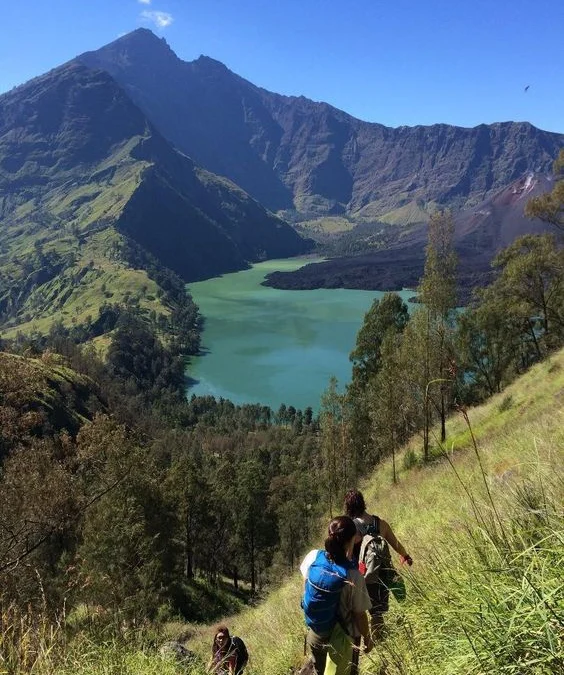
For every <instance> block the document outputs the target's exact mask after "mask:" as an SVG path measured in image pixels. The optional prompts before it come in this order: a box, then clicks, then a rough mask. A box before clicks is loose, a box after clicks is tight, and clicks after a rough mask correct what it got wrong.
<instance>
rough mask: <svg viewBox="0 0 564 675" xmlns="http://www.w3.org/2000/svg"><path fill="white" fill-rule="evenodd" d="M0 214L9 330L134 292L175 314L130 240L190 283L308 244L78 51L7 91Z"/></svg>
mask: <svg viewBox="0 0 564 675" xmlns="http://www.w3.org/2000/svg"><path fill="white" fill-rule="evenodd" d="M0 217H1V218H2V228H1V230H0V245H1V250H0V273H1V274H0V313H1V315H2V323H4V326H5V327H6V326H9V329H10V331H11V333H13V332H14V331H15V330H17V329H18V327H22V326H25V328H26V329H30V328H31V329H33V327H34V326H35V328H37V329H38V330H43V331H45V330H48V329H49V327H50V325H52V323H53V322H54V321H55V320H56V319H61V318H62V320H63V322H64V323H66V324H69V323H71V320H72V322H73V323H78V324H81V323H83V322H84V321H86V320H87V317H88V316H92V315H93V314H94V315H95V314H96V311H97V310H98V309H99V308H100V306H101V305H102V304H103V303H104V302H106V299H105V298H113V301H114V302H115V301H117V300H119V299H121V300H124V299H125V298H127V297H129V296H131V295H132V294H133V295H136V296H137V297H138V299H139V302H140V303H141V307H142V309H143V310H144V311H147V312H150V311H153V310H155V311H159V312H160V313H164V315H166V314H167V313H168V312H170V308H168V309H167V308H166V307H165V306H163V303H162V302H161V301H160V300H159V299H158V298H157V291H158V288H155V286H154V281H151V280H150V278H148V277H147V270H148V267H147V264H148V263H147V258H146V255H145V253H143V252H140V251H139V250H138V248H137V249H136V250H137V253H136V254H135V256H134V258H135V260H133V259H128V258H127V255H125V253H124V251H126V250H128V251H130V252H131V250H132V248H131V246H130V245H129V243H128V242H129V241H131V242H134V243H135V246H134V248H135V247H139V246H141V247H142V248H143V249H145V251H146V252H147V253H148V254H149V255H153V256H157V258H159V261H160V262H159V264H160V265H164V266H165V267H168V268H170V269H172V270H173V271H174V272H176V273H177V274H179V275H180V276H181V277H182V278H183V279H184V280H185V281H193V280H197V279H202V278H205V277H207V276H214V275H217V274H221V273H223V272H228V271H235V270H238V269H245V268H246V267H248V264H249V263H250V262H253V261H257V260H261V259H263V258H265V257H278V256H281V257H283V256H285V255H296V254H299V253H302V252H306V251H307V250H308V248H309V245H308V243H307V242H306V241H304V240H303V239H301V238H300V237H299V235H297V234H296V232H295V231H294V230H293V229H292V228H291V227H290V226H289V225H287V224H286V223H285V222H284V221H282V220H280V219H279V218H278V217H276V216H274V215H273V214H270V213H268V212H267V211H266V210H265V209H264V208H263V207H262V206H261V205H260V204H258V203H257V202H256V201H255V200H254V199H252V198H251V197H250V196H248V195H247V194H245V193H244V192H243V191H242V190H241V189H240V188H238V187H237V186H234V185H233V184H232V183H230V182H229V181H228V180H226V179H223V178H219V177H215V176H213V175H212V174H211V173H209V172H207V171H205V170H203V169H200V168H198V167H196V165H195V164H194V162H193V161H192V160H191V159H190V158H188V157H186V156H184V155H182V154H181V153H179V152H178V151H177V150H175V149H174V148H172V146H170V144H169V143H168V142H167V141H166V140H165V139H164V138H163V137H162V136H161V134H160V133H159V132H158V130H156V129H155V127H154V126H153V125H152V124H151V122H150V121H149V120H147V118H146V117H145V115H144V114H143V113H142V111H141V110H140V109H139V108H138V107H137V106H136V105H135V104H134V103H133V102H132V101H131V100H130V98H129V97H128V95H127V94H126V92H125V91H123V89H122V88H121V87H120V86H119V85H118V84H117V83H116V82H115V80H114V79H113V78H112V77H111V76H110V75H109V74H108V73H106V72H104V71H102V70H96V71H95V70H92V69H89V68H87V67H86V66H84V65H82V64H79V63H78V62H70V63H67V64H64V65H63V66H60V67H59V68H58V69H54V70H52V71H50V72H49V73H47V74H45V75H43V76H40V77H38V78H34V80H32V81H30V82H29V83H28V84H27V85H22V86H21V87H19V88H17V89H15V90H12V91H11V92H8V93H6V94H4V95H2V96H0ZM139 256H141V257H139ZM143 261H144V262H143ZM152 266H153V263H150V264H149V267H152ZM118 279H119V282H118V281H117V280H118ZM103 289H105V290H103ZM143 289H144V290H143ZM161 290H162V289H161ZM93 295H94V296H96V297H95V298H93V297H92V296H93ZM86 298H88V300H86ZM6 322H7V323H6Z"/></svg>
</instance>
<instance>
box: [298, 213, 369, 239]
mask: <svg viewBox="0 0 564 675" xmlns="http://www.w3.org/2000/svg"><path fill="white" fill-rule="evenodd" d="M296 225H297V226H298V227H299V228H300V230H301V231H302V232H303V234H304V236H311V235H313V234H339V233H340V232H350V231H351V230H353V229H354V228H355V226H356V223H355V222H353V221H351V220H349V219H348V218H341V217H339V216H326V217H324V218H315V219H313V220H304V221H301V222H299V223H297V224H296Z"/></svg>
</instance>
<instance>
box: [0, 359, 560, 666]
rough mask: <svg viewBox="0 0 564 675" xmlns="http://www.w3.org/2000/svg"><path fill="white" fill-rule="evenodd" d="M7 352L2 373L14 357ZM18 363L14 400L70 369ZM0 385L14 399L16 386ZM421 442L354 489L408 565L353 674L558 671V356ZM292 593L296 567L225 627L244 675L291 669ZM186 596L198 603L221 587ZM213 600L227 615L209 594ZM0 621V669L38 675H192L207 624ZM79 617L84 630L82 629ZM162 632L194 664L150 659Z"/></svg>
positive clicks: (296, 627) (297, 656) (207, 635)
mask: <svg viewBox="0 0 564 675" xmlns="http://www.w3.org/2000/svg"><path fill="white" fill-rule="evenodd" d="M5 358H6V359H8V360H9V363H7V364H4V365H5V367H6V368H8V371H9V372H13V370H14V369H15V368H17V365H18V364H17V363H16V360H17V359H18V358H19V357H14V356H12V355H10V356H6V357H5ZM26 367H28V368H32V369H33V372H34V373H35V376H34V379H33V383H34V384H33V387H32V391H31V393H30V392H24V393H25V397H26V400H27V398H30V397H31V398H32V399H33V398H34V397H35V398H37V397H41V394H40V392H41V391H42V390H43V389H44V388H45V384H46V382H47V379H51V380H53V379H55V380H58V378H59V377H61V378H63V379H64V378H65V377H67V376H68V374H67V371H66V370H65V369H64V368H61V366H59V365H58V364H57V363H54V364H43V363H42V362H39V361H32V362H31V363H28V364H27V366H26ZM10 368H11V371H10V370H9V369H10ZM46 378H47V379H46ZM13 379H15V378H13ZM5 389H6V388H5ZM6 392H8V393H10V392H12V393H11V394H10V396H13V397H14V396H15V397H16V398H17V388H16V387H14V386H12V387H11V389H10V388H9V387H8V388H7V389H6ZM10 401H11V399H10V400H8V399H7V403H8V404H10V405H12V407H13V401H12V402H10ZM466 414H467V419H468V421H469V423H468V422H467V421H466V418H465V415H466ZM472 436H473V437H474V439H475V442H474V441H473V438H472ZM420 445H421V443H420V441H419V440H418V439H414V440H413V442H412V443H411V445H409V446H408V447H406V448H404V450H403V451H402V452H401V454H400V456H399V457H398V458H397V463H398V473H399V483H398V484H396V485H393V484H392V480H391V476H392V471H391V463H390V462H386V463H383V464H382V465H380V467H379V468H378V469H377V471H376V472H375V473H374V475H373V476H371V477H369V478H367V480H366V481H365V482H364V484H363V485H362V486H361V487H362V489H363V491H364V493H365V497H366V499H367V502H368V504H369V508H370V510H372V511H374V512H376V513H379V514H381V515H382V516H383V517H385V518H386V520H388V521H389V522H390V523H391V524H392V526H393V528H394V530H395V532H396V534H397V535H398V536H399V538H400V539H401V540H402V541H403V543H404V544H405V545H406V547H407V549H408V550H409V552H410V553H411V555H412V556H413V558H414V565H413V567H412V568H410V569H408V570H405V577H406V584H407V589H408V599H407V601H406V602H405V603H404V604H402V605H398V604H397V603H395V602H394V601H391V603H390V604H391V607H390V612H389V614H388V616H387V627H388V632H387V635H386V638H385V640H384V642H383V643H381V644H380V645H379V646H378V647H377V648H376V649H375V650H374V652H373V653H372V654H370V655H369V656H365V657H363V659H362V672H364V673H378V674H379V675H382V674H383V673H387V674H388V675H411V674H414V675H415V674H416V675H436V674H440V675H442V674H443V673H444V674H452V675H455V674H460V675H471V674H472V675H479V674H482V673H483V674H485V673H488V674H490V673H491V674H492V675H493V674H496V675H497V674H500V673H501V674H504V673H506V674H510V673H511V674H515V675H517V674H519V675H529V674H530V675H549V674H552V673H557V672H561V670H562V665H564V662H563V658H564V645H563V642H562V637H563V634H562V617H563V613H564V582H563V578H562V572H561V570H562V568H563V564H564V527H563V525H564V518H563V516H564V514H563V512H562V504H563V503H564V473H563V469H562V466H563V461H562V460H563V459H564V350H562V351H561V352H559V353H558V354H556V355H554V356H552V357H551V358H550V359H548V360H546V361H545V362H543V363H541V364H539V365H537V366H535V367H534V368H532V369H531V370H530V371H529V372H528V373H527V374H525V375H524V376H523V377H521V378H520V379H519V380H518V381H516V382H514V383H513V384H512V385H511V386H509V387H508V388H507V389H506V390H505V391H504V392H503V393H502V394H500V395H498V396H496V397H493V398H492V399H491V400H490V401H489V402H488V403H487V404H485V405H482V406H479V407H476V408H473V409H470V410H468V411H467V413H466V412H462V411H461V412H460V413H459V414H457V415H455V416H454V417H453V418H452V419H451V420H450V421H449V424H448V441H447V444H446V446H445V447H444V448H441V447H440V445H439V444H438V443H437V442H435V445H434V447H433V458H434V459H433V461H432V462H430V463H429V464H427V465H423V464H422V462H421V456H420ZM321 534H322V533H321V531H320V537H319V541H313V542H311V545H312V546H315V545H318V544H319V543H320V541H321ZM396 562H397V561H396ZM301 587H302V581H301V579H300V578H299V575H298V574H297V573H296V574H295V575H294V576H293V577H291V578H290V579H289V580H282V584H281V585H280V587H279V588H277V589H276V588H275V589H272V591H271V592H270V593H269V595H268V597H267V598H266V599H265V601H264V602H262V603H261V604H259V605H258V606H257V607H255V608H252V609H246V610H243V611H241V612H239V613H237V614H234V615H233V616H231V617H228V618H227V619H226V620H225V621H226V622H227V623H228V625H229V626H230V628H231V629H232V631H233V632H234V633H236V634H238V635H241V636H242V637H243V638H244V639H245V641H246V643H247V644H248V647H249V651H250V654H251V662H250V664H249V668H248V673H249V675H283V674H284V675H288V674H289V673H291V672H293V671H292V669H293V668H295V667H298V666H299V665H300V664H301V662H302V661H303V637H304V628H303V620H302V613H301V610H300V607H299V600H300V595H301ZM195 592H199V593H201V598H202V602H203V599H204V597H205V598H206V600H205V602H206V603H208V602H209V599H210V597H211V595H210V594H211V593H217V591H212V589H211V588H210V589H207V590H206V589H205V588H202V589H200V590H199V591H198V590H197V589H196V591H195ZM206 606H208V605H206ZM213 606H214V607H216V608H217V609H219V608H221V609H222V610H223V611H233V610H234V609H235V605H233V604H231V607H233V610H230V609H229V606H230V605H229V604H228V600H226V598H222V597H221V593H219V594H218V595H217V598H216V601H215V602H214V603H213ZM221 609H219V611H221ZM0 619H1V621H2V624H1V625H2V632H0V655H1V654H2V649H5V647H4V645H3V644H2V642H3V641H5V645H6V647H7V648H8V652H6V651H4V653H5V654H6V653H7V654H8V656H10V651H9V649H14V648H16V647H15V646H16V645H17V650H18V652H19V654H18V655H15V654H13V657H14V660H13V662H14V663H18V664H20V666H19V669H18V670H10V668H9V663H8V662H5V663H6V668H4V670H3V667H2V666H3V662H2V661H1V657H0V673H3V672H14V673H15V672H18V673H24V672H30V670H29V669H28V668H26V667H25V664H26V663H29V664H30V668H31V664H33V670H32V672H34V673H36V674H38V675H46V674H47V673H49V675H51V674H58V675H63V674H65V675H66V674H67V673H69V674H70V673H73V675H74V674H77V675H102V674H109V673H112V674H113V673H120V674H122V673H123V674H124V675H125V674H127V675H130V674H131V675H133V674H135V675H149V674H153V673H155V674H156V673H167V674H168V673H170V674H171V675H174V674H177V675H179V674H180V673H192V675H203V673H204V672H205V671H204V667H203V663H204V662H205V661H207V658H208V656H209V648H210V642H211V637H212V630H213V629H212V627H211V626H210V625H207V624H205V623H200V624H184V623H168V624H166V627H165V631H164V633H163V632H162V631H159V632H154V631H155V630H156V628H155V627H154V626H153V625H151V624H149V623H147V625H140V626H130V627H125V628H123V629H122V631H121V632H120V634H121V637H120V639H119V640H118V639H116V638H115V637H114V636H115V633H114V632H112V631H110V632H108V633H105V632H104V630H103V629H102V626H103V617H101V619H102V623H101V624H100V632H99V634H97V631H96V615H95V614H92V611H90V612H86V614H85V617H81V611H80V608H78V610H74V611H73V613H72V614H71V615H70V616H67V617H62V619H64V621H61V623H60V624H57V625H55V626H53V624H52V623H50V622H46V623H45V625H44V626H43V624H42V623H41V621H42V619H41V616H38V617H32V618H29V619H28V618H26V617H21V616H19V615H18V614H14V613H11V610H10V607H0ZM202 619H203V620H204V621H205V618H204V616H202ZM85 620H87V621H88V622H89V623H88V629H89V630H88V631H86V632H83V631H82V630H81V627H84V626H85V625H86V624H84V621H85ZM167 639H176V640H180V641H182V642H184V643H185V644H187V646H188V647H189V648H190V649H191V650H193V651H194V652H195V653H196V657H195V665H193V666H186V665H182V664H180V663H177V662H176V661H175V659H174V658H173V657H163V656H161V654H160V653H159V647H160V645H162V644H163V642H164V641H165V640H167ZM61 650H62V652H61Z"/></svg>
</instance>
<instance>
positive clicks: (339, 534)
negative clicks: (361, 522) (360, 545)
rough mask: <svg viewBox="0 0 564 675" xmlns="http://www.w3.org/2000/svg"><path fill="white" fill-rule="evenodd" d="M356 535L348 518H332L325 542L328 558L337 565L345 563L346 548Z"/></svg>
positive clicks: (351, 521) (353, 525)
mask: <svg viewBox="0 0 564 675" xmlns="http://www.w3.org/2000/svg"><path fill="white" fill-rule="evenodd" d="M355 534H356V525H355V524H354V522H353V520H352V519H351V518H349V517H348V516H339V517H338V518H333V520H332V521H331V522H330V523H329V531H328V536H327V539H326V540H325V550H326V551H327V554H328V556H329V558H331V560H332V561H333V562H335V563H337V564H338V565H342V564H344V563H345V562H346V561H347V554H346V547H347V544H348V543H349V542H350V540H351V539H352V538H353V537H354V535H355Z"/></svg>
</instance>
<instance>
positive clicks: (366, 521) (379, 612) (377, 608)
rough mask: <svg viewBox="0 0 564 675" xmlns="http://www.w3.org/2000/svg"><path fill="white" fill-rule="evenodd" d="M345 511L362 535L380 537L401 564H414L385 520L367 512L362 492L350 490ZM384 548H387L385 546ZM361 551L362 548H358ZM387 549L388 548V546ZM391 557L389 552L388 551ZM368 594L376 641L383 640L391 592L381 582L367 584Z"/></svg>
mask: <svg viewBox="0 0 564 675" xmlns="http://www.w3.org/2000/svg"><path fill="white" fill-rule="evenodd" d="M345 511H346V513H347V515H348V516H349V517H350V518H353V519H354V522H355V523H356V527H357V529H358V530H359V531H360V532H361V533H362V534H371V535H372V536H377V535H379V536H380V537H382V539H384V540H385V542H387V543H388V544H389V545H390V546H391V547H392V548H393V549H394V551H396V553H398V554H399V555H400V556H401V558H400V559H401V562H402V563H407V564H408V565H412V564H413V560H412V558H411V556H410V555H409V554H408V553H407V551H406V550H405V548H404V547H403V545H402V544H401V542H400V541H399V540H398V539H397V537H396V536H395V534H394V533H393V532H392V528H391V527H390V526H389V525H388V523H387V522H386V521H385V520H382V518H378V516H373V515H370V514H368V513H367V512H366V504H365V502H364V497H363V495H362V492H360V491H359V490H349V491H348V492H347V494H346V495H345ZM384 546H386V545H385V544H384ZM358 548H359V549H360V546H358ZM386 549H387V546H386ZM358 552H359V551H358V550H357V551H356V554H357V557H358ZM388 556H389V551H388ZM366 587H367V589H368V594H369V595H370V599H371V601H372V606H371V609H370V610H369V611H370V623H371V630H372V637H373V639H374V640H380V639H382V635H383V629H384V614H385V612H387V611H388V608H389V597H390V591H389V589H388V588H387V587H386V585H385V584H383V583H382V582H381V581H376V582H375V583H368V582H367V584H366Z"/></svg>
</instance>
